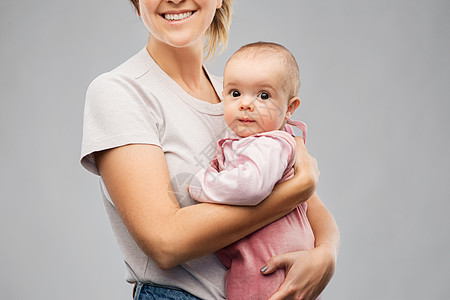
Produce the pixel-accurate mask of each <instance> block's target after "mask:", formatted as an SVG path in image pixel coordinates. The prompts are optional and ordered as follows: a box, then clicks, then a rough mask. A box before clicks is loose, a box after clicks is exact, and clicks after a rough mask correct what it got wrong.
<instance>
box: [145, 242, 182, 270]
mask: <svg viewBox="0 0 450 300" xmlns="http://www.w3.org/2000/svg"><path fill="white" fill-rule="evenodd" d="M138 245H139V248H141V250H142V251H143V252H144V253H145V254H146V255H147V256H148V257H149V258H151V259H152V260H153V261H154V262H155V263H156V265H157V266H158V267H159V268H160V269H162V270H170V269H172V268H174V267H176V266H177V265H179V264H180V263H182V261H181V260H180V256H181V255H180V253H177V251H176V249H177V246H176V245H175V242H174V241H173V239H169V238H168V237H167V236H159V237H156V238H154V239H152V240H149V239H140V240H139V242H138Z"/></svg>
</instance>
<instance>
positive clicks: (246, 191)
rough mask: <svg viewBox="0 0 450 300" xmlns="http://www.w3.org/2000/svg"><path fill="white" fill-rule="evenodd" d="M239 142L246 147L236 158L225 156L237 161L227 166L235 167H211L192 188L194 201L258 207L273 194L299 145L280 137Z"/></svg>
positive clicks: (242, 148)
mask: <svg viewBox="0 0 450 300" xmlns="http://www.w3.org/2000/svg"><path fill="white" fill-rule="evenodd" d="M286 135H287V136H288V134H286ZM288 138H291V139H292V140H293V138H292V137H290V136H288ZM237 142H240V143H241V144H242V147H240V148H239V150H238V151H237V152H236V153H234V156H233V157H225V159H232V160H233V162H230V161H228V162H227V163H226V165H232V167H228V168H227V169H225V170H222V171H219V170H217V168H214V167H213V166H209V167H208V168H207V169H206V170H201V171H199V172H198V173H197V174H196V175H195V176H194V178H193V180H192V182H191V184H190V186H189V193H190V194H191V197H192V198H193V199H195V200H197V201H200V202H210V203H218V204H229V205H257V204H258V203H260V202H261V201H262V200H264V199H265V198H266V197H267V196H268V195H269V194H270V193H271V192H272V190H273V187H274V186H275V184H276V183H277V182H278V181H279V180H280V179H281V178H282V176H283V173H284V171H285V170H286V167H287V166H288V163H289V161H290V159H292V156H293V155H295V154H294V153H295V149H294V148H293V145H295V142H288V141H286V138H282V137H279V136H260V137H257V138H251V141H250V142H248V143H245V142H244V143H243V142H242V140H241V141H237Z"/></svg>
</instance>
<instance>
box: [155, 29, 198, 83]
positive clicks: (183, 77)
mask: <svg viewBox="0 0 450 300" xmlns="http://www.w3.org/2000/svg"><path fill="white" fill-rule="evenodd" d="M200 41H201V40H200ZM147 51H148V53H149V54H150V55H151V56H152V58H153V59H154V60H155V62H156V63H157V64H158V65H159V66H160V67H161V69H162V70H163V71H164V72H166V73H167V74H168V75H169V76H170V77H171V78H172V79H173V80H175V81H176V82H177V83H178V84H179V85H180V86H181V87H182V88H183V89H185V90H199V89H201V86H202V82H203V81H204V79H205V78H206V76H205V74H204V71H203V44H202V43H201V44H200V42H199V43H196V44H194V45H192V46H189V47H184V48H176V47H172V46H169V45H167V44H165V43H163V42H161V41H159V40H157V39H156V38H154V37H153V36H152V35H150V38H149V41H148V44H147Z"/></svg>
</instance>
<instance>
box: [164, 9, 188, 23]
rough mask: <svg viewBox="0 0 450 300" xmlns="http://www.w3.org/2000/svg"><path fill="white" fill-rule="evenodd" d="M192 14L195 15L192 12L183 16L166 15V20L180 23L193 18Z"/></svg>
mask: <svg viewBox="0 0 450 300" xmlns="http://www.w3.org/2000/svg"><path fill="white" fill-rule="evenodd" d="M192 14H193V12H192V11H190V12H186V13H182V14H164V19H166V20H168V21H178V20H183V19H186V18H189V17H190V16H192Z"/></svg>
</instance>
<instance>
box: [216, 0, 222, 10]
mask: <svg viewBox="0 0 450 300" xmlns="http://www.w3.org/2000/svg"><path fill="white" fill-rule="evenodd" d="M221 7H222V0H217V5H216V8H217V9H219V8H221Z"/></svg>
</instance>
